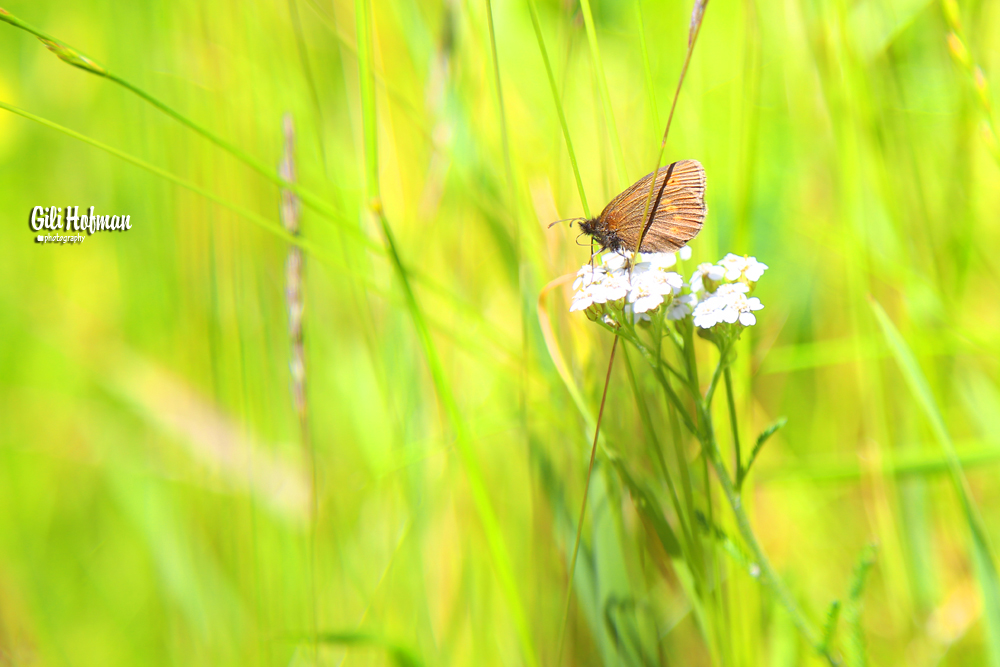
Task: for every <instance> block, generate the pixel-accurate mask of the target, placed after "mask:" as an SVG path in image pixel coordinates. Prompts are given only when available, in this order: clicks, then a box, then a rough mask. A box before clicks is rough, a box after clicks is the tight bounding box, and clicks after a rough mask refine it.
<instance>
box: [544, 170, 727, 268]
mask: <svg viewBox="0 0 1000 667" xmlns="http://www.w3.org/2000/svg"><path fill="white" fill-rule="evenodd" d="M652 181H653V174H652V173H650V174H646V175H645V176H643V177H642V178H640V179H639V180H638V181H636V182H635V183H633V184H632V186H631V187H630V188H628V189H627V190H625V191H624V192H622V193H621V194H620V195H618V196H617V197H615V198H614V199H612V200H611V203H609V204H608V205H607V206H605V207H604V210H603V211H601V214H600V215H599V216H597V217H596V218H591V219H589V220H587V219H583V218H573V219H572V220H579V221H580V231H582V232H583V233H584V234H590V236H591V237H592V238H593V240H594V241H596V242H597V243H598V244H600V246H601V250H611V251H613V252H619V253H620V252H624V251H630V252H631V251H634V250H635V249H636V245H638V243H639V238H640V235H641V236H642V247H640V248H639V251H640V252H675V251H677V250H680V249H681V248H682V247H684V245H686V244H687V242H688V241H690V240H691V239H693V238H694V237H695V236H697V235H698V232H700V231H701V227H702V224H703V223H704V222H705V214H706V213H707V212H708V208H707V207H706V206H705V169H704V167H702V166H701V163H700V162H698V161H697V160H680V161H678V162H674V163H673V164H668V165H666V166H665V167H661V168H660V169H658V170H657V171H656V181H655V185H654V186H653V187H654V190H653V198H652V200H651V201H650V202H649V213H648V215H647V217H646V220H645V223H646V224H645V225H643V215H642V214H643V211H644V210H645V208H646V199H647V197H648V195H649V186H650V183H651V182H652ZM560 222H561V221H560ZM552 224H555V223H552ZM570 224H572V221H571V222H570ZM549 226H550V227H551V226H552V225H549Z"/></svg>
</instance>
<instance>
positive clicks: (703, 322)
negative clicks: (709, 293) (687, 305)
mask: <svg viewBox="0 0 1000 667" xmlns="http://www.w3.org/2000/svg"><path fill="white" fill-rule="evenodd" d="M725 305H726V304H725V301H724V300H723V299H716V298H709V299H705V300H704V301H702V302H701V303H699V304H698V305H697V306H695V308H694V325H695V326H696V327H701V328H702V329H711V328H712V327H714V326H715V325H716V324H718V323H719V322H721V321H722V309H723V308H724V307H725Z"/></svg>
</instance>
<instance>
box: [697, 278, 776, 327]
mask: <svg viewBox="0 0 1000 667" xmlns="http://www.w3.org/2000/svg"><path fill="white" fill-rule="evenodd" d="M749 291H750V288H749V287H747V285H746V284H744V283H730V284H726V285H720V286H719V289H717V290H716V291H715V292H713V293H712V294H709V295H708V296H707V297H705V300H704V301H702V302H701V303H699V304H698V305H697V306H696V307H695V309H694V323H695V326H698V327H701V328H702V329H711V328H712V327H714V326H715V325H716V324H719V323H720V322H726V323H728V324H736V323H737V322H739V323H740V324H741V325H743V326H745V327H749V326H753V325H754V324H756V323H757V317H756V316H755V315H754V314H753V311H755V310H760V309H761V308H763V307H764V305H763V304H762V303H761V302H760V299H758V298H757V297H750V298H747V292H749Z"/></svg>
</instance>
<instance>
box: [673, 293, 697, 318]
mask: <svg viewBox="0 0 1000 667" xmlns="http://www.w3.org/2000/svg"><path fill="white" fill-rule="evenodd" d="M696 305H698V297H697V296H695V295H694V294H681V295H680V296H675V297H674V300H673V301H672V302H671V303H670V308H669V309H668V310H667V319H668V320H682V319H684V318H685V317H687V316H688V315H690V314H691V313H692V311H694V307H695V306H696Z"/></svg>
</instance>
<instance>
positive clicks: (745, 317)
mask: <svg viewBox="0 0 1000 667" xmlns="http://www.w3.org/2000/svg"><path fill="white" fill-rule="evenodd" d="M740 324H742V325H743V326H745V327H752V326H753V325H755V324H757V317H756V316H755V315H754V314H753V313H740Z"/></svg>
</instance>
